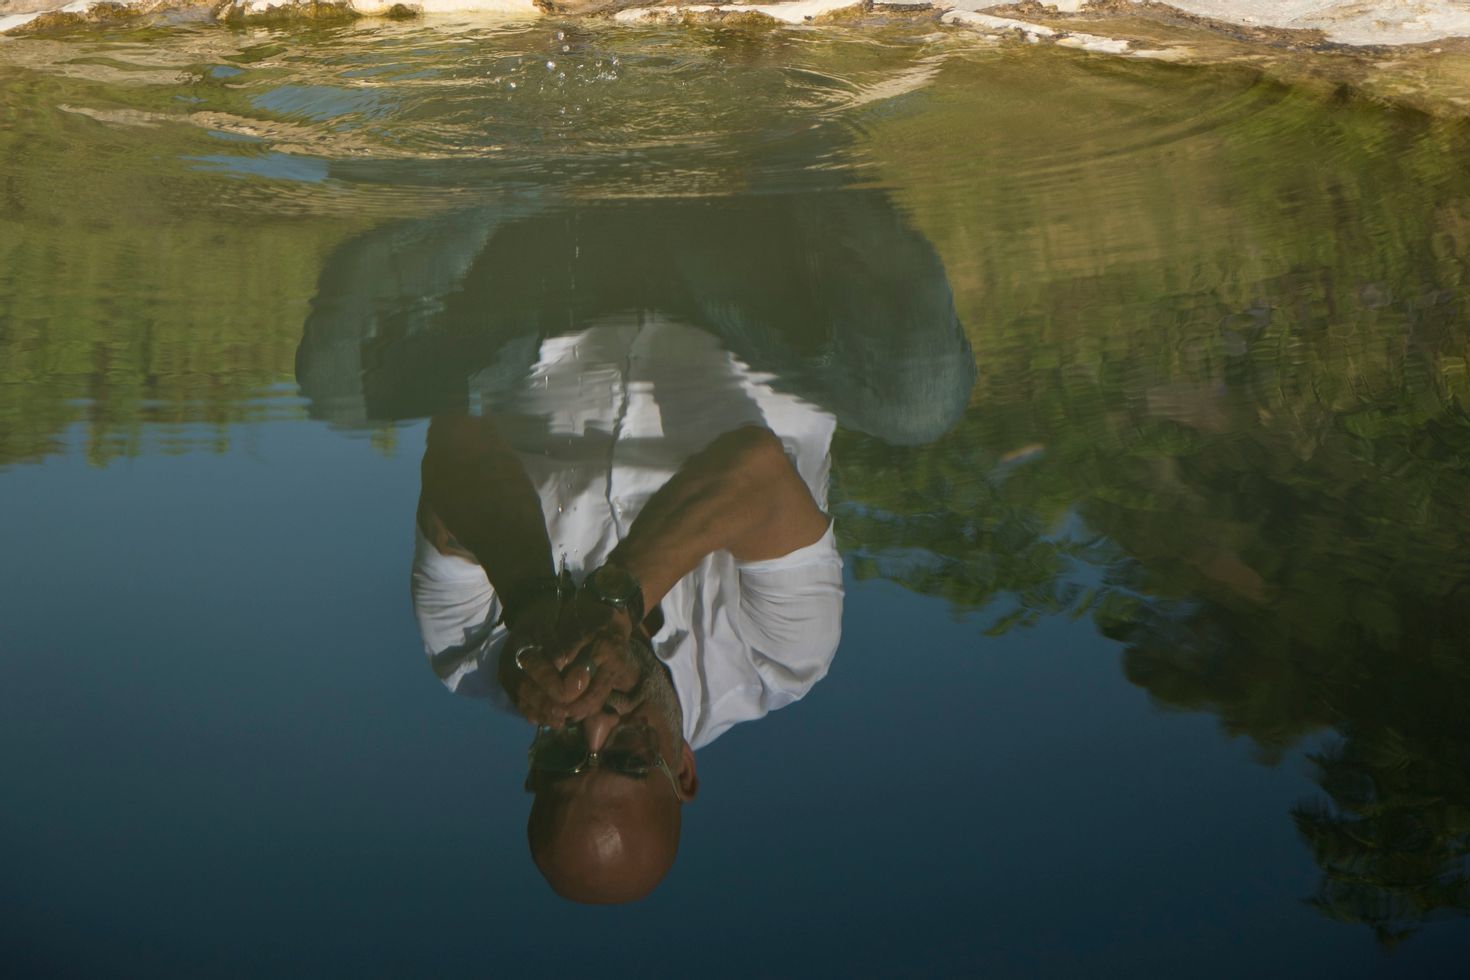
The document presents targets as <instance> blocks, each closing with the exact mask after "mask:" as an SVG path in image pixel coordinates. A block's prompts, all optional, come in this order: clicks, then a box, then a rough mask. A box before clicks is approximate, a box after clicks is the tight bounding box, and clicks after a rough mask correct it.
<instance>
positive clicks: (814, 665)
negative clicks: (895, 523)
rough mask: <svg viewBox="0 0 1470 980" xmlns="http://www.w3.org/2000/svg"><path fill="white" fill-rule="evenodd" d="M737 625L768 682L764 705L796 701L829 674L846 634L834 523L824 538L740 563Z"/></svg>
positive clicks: (763, 680) (764, 681) (774, 706)
mask: <svg viewBox="0 0 1470 980" xmlns="http://www.w3.org/2000/svg"><path fill="white" fill-rule="evenodd" d="M735 567H736V571H737V573H738V575H739V578H740V613H739V616H738V617H737V622H736V629H737V630H738V632H739V634H740V639H741V641H742V643H744V644H745V645H746V646H747V647H748V648H749V649H750V651H751V660H752V663H753V664H754V665H755V669H756V672H757V673H758V674H759V675H760V678H761V684H762V686H763V687H764V689H765V690H764V692H763V694H762V698H761V700H762V702H763V704H762V707H763V708H764V709H765V710H767V711H773V710H775V709H777V708H781V707H784V706H786V705H788V704H790V703H791V702H793V701H795V700H797V699H798V698H800V697H802V696H803V695H805V694H806V692H807V691H808V690H810V689H811V687H812V685H813V684H815V683H817V681H819V680H821V679H822V678H823V677H825V676H826V675H827V669H828V667H829V666H830V665H831V663H832V658H833V657H834V656H835V655H836V653H837V644H838V641H839V640H840V639H841V637H842V599H843V589H842V557H841V556H840V555H839V554H838V553H837V540H836V538H835V536H834V535H833V531H832V525H831V524H830V523H829V524H828V525H827V531H826V533H825V534H823V535H822V537H821V539H820V540H818V541H816V542H815V543H813V544H810V545H807V546H806V547H805V548H799V549H797V550H796V551H793V552H791V553H790V554H788V555H784V556H782V557H780V558H775V559H772V560H769V561H753V562H737V563H736V566H735Z"/></svg>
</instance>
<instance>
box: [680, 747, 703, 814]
mask: <svg viewBox="0 0 1470 980" xmlns="http://www.w3.org/2000/svg"><path fill="white" fill-rule="evenodd" d="M674 776H675V778H676V779H678V781H679V792H680V793H683V794H684V802H685V803H693V802H694V798H695V797H696V796H698V795H699V773H698V772H697V771H695V768H694V750H693V749H692V748H690V747H689V743H688V742H685V743H684V749H683V751H682V752H680V753H679V771H678V772H676V773H674Z"/></svg>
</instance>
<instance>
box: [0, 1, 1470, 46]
mask: <svg viewBox="0 0 1470 980" xmlns="http://www.w3.org/2000/svg"><path fill="white" fill-rule="evenodd" d="M471 13H476V14H485V15H501V16H507V17H512V18H516V19H523V18H526V17H539V16H543V15H547V14H550V15H554V16H585V17H604V18H611V19H613V20H614V21H616V22H619V23H624V24H640V23H671V22H673V23H677V22H686V21H729V22H732V23H742V22H750V23H759V22H769V23H786V24H817V23H823V22H850V21H853V20H859V19H869V18H873V19H884V18H892V17H894V16H917V17H932V18H937V19H939V20H941V21H942V22H943V23H945V24H948V25H951V26H954V27H958V28H968V29H971V30H975V31H979V32H981V33H983V34H987V35H992V36H996V37H1001V36H1007V35H1010V36H1015V37H1021V38H1024V39H1025V40H1027V41H1031V42H1033V43H1041V42H1047V43H1055V44H1060V45H1064V46H1070V47H1078V48H1083V49H1086V50H1091V51H1099V52H1108V53H1114V54H1124V55H1142V56H1148V57H1169V56H1170V49H1169V48H1168V47H1167V46H1162V47H1160V46H1151V45H1149V44H1147V43H1146V42H1141V41H1140V40H1138V38H1137V37H1136V36H1135V37H1133V38H1131V39H1130V38H1129V37H1128V36H1127V34H1128V33H1129V32H1128V31H1126V30H1125V31H1121V32H1117V33H1119V36H1109V33H1108V32H1106V31H1105V32H1103V33H1097V32H1096V31H1097V25H1099V24H1102V25H1106V24H1107V23H1108V22H1109V21H1113V22H1116V23H1119V24H1120V25H1121V24H1125V23H1126V24H1137V23H1139V22H1149V23H1154V24H1158V23H1163V24H1167V25H1173V26H1176V27H1178V26H1183V27H1186V28H1189V29H1204V30H1206V31H1211V32H1215V33H1221V34H1226V35H1231V36H1234V37H1236V38H1240V39H1245V40H1251V41H1262V42H1266V43H1276V44H1287V45H1290V46H1293V47H1297V46H1306V47H1336V46H1357V47H1386V46H1396V45H1420V44H1429V43H1437V42H1441V41H1443V40H1445V39H1449V38H1470V0H1366V2H1365V0H1170V2H1168V3H1163V2H1156V0H1045V2H1040V0H1020V2H1012V3H995V2H993V0H790V2H775V3H759V2H744V3H742V2H713V3H678V2H672V3H671V2H653V3H650V2H649V0H0V35H12V36H14V35H23V34H33V33H42V32H48V33H49V32H54V31H58V30H69V29H75V28H78V27H83V26H86V25H91V24H114V23H119V22H124V21H129V20H140V19H141V20H147V21H153V22H158V21H163V22H174V23H178V22H187V21H214V22H222V23H244V24H249V23H272V22H287V21H294V20H323V19H346V18H355V17H375V16H376V17H420V16H434V15H444V14H455V15H464V14H471ZM1079 21H1080V22H1083V23H1085V26H1086V28H1087V29H1086V30H1082V29H1073V28H1074V27H1079V24H1078V22H1079ZM1133 33H1134V34H1135V35H1136V33H1137V32H1136V31H1134V32H1133ZM1176 51H1177V49H1176Z"/></svg>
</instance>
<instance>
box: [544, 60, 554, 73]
mask: <svg viewBox="0 0 1470 980" xmlns="http://www.w3.org/2000/svg"><path fill="white" fill-rule="evenodd" d="M546 70H547V71H556V62H554V61H548V62H546Z"/></svg>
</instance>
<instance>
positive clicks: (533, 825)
mask: <svg viewBox="0 0 1470 980" xmlns="http://www.w3.org/2000/svg"><path fill="white" fill-rule="evenodd" d="M679 823H680V807H679V801H678V799H677V798H676V797H675V796H674V794H673V793H671V792H669V786H668V784H667V783H665V782H664V780H663V779H662V778H661V777H660V776H659V774H658V773H653V778H651V779H633V778H630V777H628V776H624V775H621V774H619V773H614V772H605V771H602V770H592V771H590V772H587V773H584V774H582V775H580V776H575V777H568V778H563V779H558V780H556V781H554V782H553V783H551V784H549V785H548V786H546V787H544V788H543V789H542V791H540V792H538V793H537V794H536V799H535V802H534V803H533V804H532V805H531V816H530V819H529V820H528V821H527V824H526V836H527V837H528V838H529V840H530V844H531V857H532V859H533V860H534V861H535V862H536V867H537V868H539V869H540V870H541V874H542V876H544V877H545V878H546V882H547V884H549V885H551V888H552V890H553V891H555V892H556V893H557V894H558V895H560V896H562V897H563V898H568V899H571V900H572V901H575V902H587V903H591V904H599V905H601V904H611V903H618V902H631V901H635V900H637V899H640V898H642V897H643V896H645V895H647V894H648V893H649V892H651V891H653V889H654V888H655V887H656V886H657V885H658V883H659V882H660V881H662V880H663V877H664V875H665V874H667V873H668V870H669V868H670V867H672V866H673V863H674V856H675V854H677V853H678V850H679Z"/></svg>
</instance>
